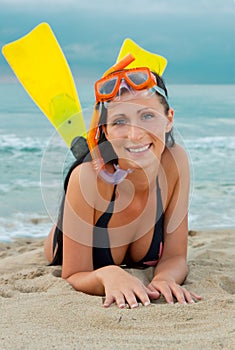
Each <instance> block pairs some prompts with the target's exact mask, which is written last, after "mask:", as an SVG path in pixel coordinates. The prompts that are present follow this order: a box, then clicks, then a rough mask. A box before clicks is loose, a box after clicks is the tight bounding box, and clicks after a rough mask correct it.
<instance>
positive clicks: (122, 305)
mask: <svg viewBox="0 0 235 350" xmlns="http://www.w3.org/2000/svg"><path fill="white" fill-rule="evenodd" d="M125 306H126V305H125V304H120V305H118V307H120V309H123V308H124V307H125Z"/></svg>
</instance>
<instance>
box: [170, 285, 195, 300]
mask: <svg viewBox="0 0 235 350" xmlns="http://www.w3.org/2000/svg"><path fill="white" fill-rule="evenodd" d="M171 290H172V292H173V295H174V296H175V298H176V299H177V301H178V302H179V303H180V304H187V301H188V300H192V298H191V296H190V295H189V294H188V291H187V290H186V289H184V288H183V287H181V286H179V285H177V284H176V285H171ZM187 298H188V300H187ZM186 300H187V301H186Z"/></svg>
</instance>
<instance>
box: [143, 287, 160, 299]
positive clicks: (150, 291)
mask: <svg viewBox="0 0 235 350" xmlns="http://www.w3.org/2000/svg"><path fill="white" fill-rule="evenodd" d="M146 293H147V294H148V297H149V298H150V299H159V298H160V296H161V293H159V291H158V290H156V289H155V288H154V287H152V288H151V289H150V288H149V287H146Z"/></svg>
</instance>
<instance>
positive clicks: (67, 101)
mask: <svg viewBox="0 0 235 350" xmlns="http://www.w3.org/2000/svg"><path fill="white" fill-rule="evenodd" d="M2 53H3V55H4V57H5V58H6V60H7V61H8V63H9V65H10V66H11V68H12V70H13V71H14V73H15V75H16V76H17V78H18V79H19V81H20V82H21V84H22V85H23V87H24V88H25V90H26V91H27V92H28V94H29V95H30V97H31V98H32V99H33V101H34V102H35V103H36V104H37V105H38V107H39V108H40V109H41V110H42V112H43V113H44V114H45V116H46V117H47V118H48V119H49V121H50V122H51V123H52V125H53V126H54V127H55V129H56V130H57V131H58V133H59V134H60V135H61V137H62V138H63V139H64V141H65V142H66V144H67V145H68V147H69V148H71V146H72V141H73V140H74V139H75V138H77V137H82V138H86V127H85V123H84V119H83V115H82V109H81V105H80V102H79V98H78V94H77V90H76V86H75V83H74V79H73V76H72V73H71V70H70V68H69V65H68V63H67V61H66V58H65V56H64V54H63V52H62V49H61V48H60V46H59V44H58V42H57V39H56V37H55V36H54V34H53V32H52V30H51V28H50V26H49V25H48V24H47V23H41V24H39V25H38V26H37V27H35V28H34V29H33V30H32V31H31V32H30V33H28V34H27V35H25V36H24V37H22V38H20V39H18V40H16V41H14V42H11V43H9V44H7V45H5V46H4V47H3V49H2Z"/></svg>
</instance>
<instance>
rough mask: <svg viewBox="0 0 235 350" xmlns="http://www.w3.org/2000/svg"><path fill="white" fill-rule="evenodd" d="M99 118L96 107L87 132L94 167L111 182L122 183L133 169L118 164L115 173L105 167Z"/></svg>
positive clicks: (113, 183)
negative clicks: (99, 141)
mask: <svg viewBox="0 0 235 350" xmlns="http://www.w3.org/2000/svg"><path fill="white" fill-rule="evenodd" d="M99 118H100V113H99V110H98V109H97V108H95V109H94V112H93V115H92V118H91V125H90V129H89V131H88V134H87V144H88V147H89V150H90V153H91V157H92V160H93V165H94V168H95V170H96V171H97V173H98V175H99V176H100V177H101V178H102V179H103V180H104V181H106V182H108V183H109V184H112V185H117V184H119V183H121V182H122V181H123V180H124V179H125V178H126V177H127V175H128V174H130V173H131V172H132V170H131V169H127V170H123V169H120V168H119V166H118V165H114V169H115V171H114V172H113V173H110V172H109V171H108V170H107V169H106V168H105V163H104V160H103V157H102V156H101V153H100V149H99V145H98V140H99V136H100V131H99Z"/></svg>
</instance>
